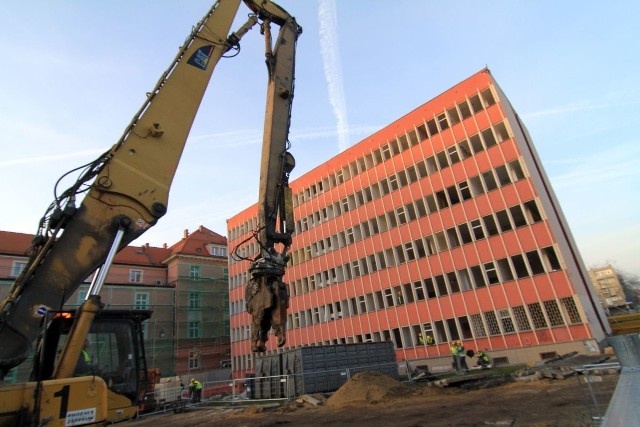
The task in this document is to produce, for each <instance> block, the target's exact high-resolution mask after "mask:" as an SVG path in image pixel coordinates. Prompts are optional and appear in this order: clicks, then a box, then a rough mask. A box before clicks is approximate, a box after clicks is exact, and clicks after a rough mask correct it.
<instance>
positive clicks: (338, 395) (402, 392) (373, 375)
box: [327, 372, 413, 407]
mask: <svg viewBox="0 0 640 427" xmlns="http://www.w3.org/2000/svg"><path fill="white" fill-rule="evenodd" d="M411 394H413V391H412V389H411V388H409V387H408V386H406V385H404V384H402V383H401V382H399V381H397V380H395V379H393V378H391V377H390V376H388V375H385V374H382V373H380V372H359V373H357V374H355V375H354V376H353V377H351V379H350V380H349V381H347V382H346V383H345V384H344V385H343V386H342V387H340V388H339V389H338V391H336V392H335V393H334V394H333V395H332V396H331V397H330V398H329V399H327V406H332V407H343V406H349V405H359V404H363V403H364V404H376V403H378V402H384V401H387V400H391V399H395V398H399V397H406V396H409V395H411Z"/></svg>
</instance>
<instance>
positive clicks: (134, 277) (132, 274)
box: [129, 270, 142, 283]
mask: <svg viewBox="0 0 640 427" xmlns="http://www.w3.org/2000/svg"><path fill="white" fill-rule="evenodd" d="M129 283H142V270H129Z"/></svg>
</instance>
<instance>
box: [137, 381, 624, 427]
mask: <svg viewBox="0 0 640 427" xmlns="http://www.w3.org/2000/svg"><path fill="white" fill-rule="evenodd" d="M617 380H618V375H617V374H609V375H601V376H595V377H592V381H591V382H585V377H584V376H581V375H580V376H571V377H568V378H566V379H542V380H535V381H526V382H524V381H513V380H508V381H507V380H502V381H500V382H502V384H499V385H496V384H495V383H496V381H494V383H493V385H491V386H487V385H486V384H485V385H480V387H486V388H481V389H475V390H468V389H464V388H460V387H444V388H441V387H435V386H429V385H428V384H427V383H414V384H406V383H401V382H398V381H396V380H394V379H392V378H390V377H388V376H385V375H383V374H377V373H371V372H367V373H361V374H358V375H354V376H353V378H351V379H350V380H349V381H348V382H347V383H345V384H344V385H343V386H342V387H341V388H340V389H339V390H338V391H336V392H335V393H333V394H332V395H331V396H330V397H328V398H327V397H325V396H323V395H313V396H312V397H313V398H316V399H318V400H320V404H318V405H312V404H310V403H308V402H304V401H302V400H301V399H298V400H297V401H293V402H289V403H286V404H282V405H279V404H271V405H264V406H260V405H246V406H244V405H238V406H234V407H230V408H229V407H227V408H221V407H210V406H209V407H207V406H200V407H197V408H188V409H187V412H185V413H182V414H172V413H170V414H165V415H154V416H147V417H144V418H142V419H139V420H135V421H131V422H129V423H127V426H130V427H148V426H164V425H170V426H181V427H196V426H235V427H240V426H250V427H267V426H277V425H291V426H315V425H330V426H332V427H339V426H350V427H351V426H369V427H383V426H384V427H386V426H394V427H402V426H406V427H419V426H435V427H439V426H492V425H493V426H514V427H519V426H536V427H543V426H558V427H560V426H562V427H573V426H576V427H578V426H593V425H597V424H594V423H593V422H592V416H594V415H603V414H604V412H605V411H606V407H607V405H608V402H609V400H610V398H611V395H612V394H613V391H614V389H615V386H616V383H617ZM475 387H476V388H477V386H475ZM594 396H595V398H596V402H595V403H594V399H593V398H592V397H594Z"/></svg>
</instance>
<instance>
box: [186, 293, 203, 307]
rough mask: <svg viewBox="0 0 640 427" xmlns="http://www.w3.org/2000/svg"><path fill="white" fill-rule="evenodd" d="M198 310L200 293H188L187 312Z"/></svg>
mask: <svg viewBox="0 0 640 427" xmlns="http://www.w3.org/2000/svg"><path fill="white" fill-rule="evenodd" d="M198 309H200V292H189V310H198Z"/></svg>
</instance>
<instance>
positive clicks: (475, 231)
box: [471, 219, 484, 240]
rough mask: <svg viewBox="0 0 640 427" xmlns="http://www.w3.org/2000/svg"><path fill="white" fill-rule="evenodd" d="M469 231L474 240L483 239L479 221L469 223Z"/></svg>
mask: <svg viewBox="0 0 640 427" xmlns="http://www.w3.org/2000/svg"><path fill="white" fill-rule="evenodd" d="M471 229H472V230H473V235H474V237H475V238H476V240H480V239H484V230H482V224H481V223H480V220H479V219H474V220H473V221H471Z"/></svg>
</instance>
